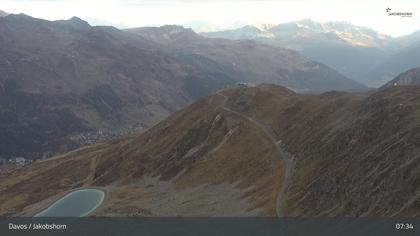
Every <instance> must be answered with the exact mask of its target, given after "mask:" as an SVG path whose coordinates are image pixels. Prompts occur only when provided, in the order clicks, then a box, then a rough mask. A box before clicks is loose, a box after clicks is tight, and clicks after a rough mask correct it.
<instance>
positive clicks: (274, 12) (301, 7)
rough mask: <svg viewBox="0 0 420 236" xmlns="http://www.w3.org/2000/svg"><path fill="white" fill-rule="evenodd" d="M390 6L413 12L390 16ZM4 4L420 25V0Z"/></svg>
mask: <svg viewBox="0 0 420 236" xmlns="http://www.w3.org/2000/svg"><path fill="white" fill-rule="evenodd" d="M388 7H389V8H391V9H392V11H394V12H412V13H413V16H412V17H399V16H388V15H387V13H386V11H385V9H386V8H388ZM0 9H1V10H3V11H6V12H10V13H25V14H28V15H31V16H34V17H39V18H43V19H48V20H57V19H68V18H71V17H72V16H78V17H80V18H82V19H85V20H87V21H88V22H89V23H90V24H92V25H114V26H116V27H119V28H128V27H136V26H159V25H164V24H180V25H184V26H188V27H193V28H195V29H196V30H197V29H198V30H206V29H207V30H208V29H210V30H220V29H226V28H232V27H239V26H243V25H245V24H255V23H260V22H264V23H283V22H288V21H294V20H301V19H304V18H311V19H313V20H316V21H321V22H325V21H349V22H352V23H353V24H356V25H362V26H368V27H370V28H373V29H375V30H378V31H380V32H383V33H386V34H390V35H393V36H400V35H404V34H408V33H411V32H413V31H415V30H418V29H420V0H278V1H274V0H271V1H270V0H227V1H226V0H225V1H222V0H195V1H194V0H0Z"/></svg>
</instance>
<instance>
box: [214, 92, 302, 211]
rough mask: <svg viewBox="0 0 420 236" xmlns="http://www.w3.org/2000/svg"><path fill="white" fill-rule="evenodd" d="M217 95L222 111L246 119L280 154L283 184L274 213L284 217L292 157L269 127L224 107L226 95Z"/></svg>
mask: <svg viewBox="0 0 420 236" xmlns="http://www.w3.org/2000/svg"><path fill="white" fill-rule="evenodd" d="M217 94H218V95H220V96H222V97H223V98H224V100H223V102H222V105H221V108H222V109H223V110H225V111H228V112H231V113H233V114H236V115H238V116H240V117H241V118H243V119H246V120H248V121H249V122H251V123H253V124H254V125H256V126H257V127H259V128H260V129H261V130H262V131H264V133H265V134H266V135H267V136H268V137H269V138H270V140H271V141H272V142H273V144H274V146H275V147H276V149H277V152H278V153H279V154H280V158H281V159H282V160H283V162H284V169H285V178H284V181H283V184H282V188H281V190H280V192H279V194H278V195H277V199H276V213H277V216H278V217H282V216H284V214H283V212H282V208H283V202H284V201H283V200H284V197H285V193H286V191H287V189H288V187H289V185H290V181H291V177H292V170H293V169H294V167H295V162H294V161H293V156H292V155H291V154H290V153H288V152H287V151H286V150H284V149H283V148H282V147H281V146H280V145H281V143H282V142H281V140H277V139H276V135H275V134H274V132H273V131H272V129H271V127H267V126H266V125H264V124H262V123H261V122H259V121H257V120H255V119H254V118H252V117H249V116H247V115H245V114H242V113H240V112H237V111H234V110H232V109H230V108H228V107H226V102H227V100H228V97H227V96H226V95H224V94H222V93H221V91H219V92H217Z"/></svg>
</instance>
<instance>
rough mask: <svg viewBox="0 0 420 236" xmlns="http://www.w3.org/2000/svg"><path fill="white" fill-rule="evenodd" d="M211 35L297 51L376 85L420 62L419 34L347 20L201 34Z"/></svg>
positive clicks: (303, 21)
mask: <svg viewBox="0 0 420 236" xmlns="http://www.w3.org/2000/svg"><path fill="white" fill-rule="evenodd" d="M203 35H205V36H207V37H211V38H228V39H253V40H257V41H260V42H264V43H266V44H269V45H274V46H279V47H286V48H290V49H293V50H296V51H298V52H300V53H302V54H303V55H305V56H307V57H309V58H310V59H312V60H315V61H318V62H321V63H324V64H325V65H328V66H330V67H332V68H334V69H336V70H337V71H338V72H340V73H342V74H343V75H345V76H347V77H348V78H351V79H354V80H356V81H358V82H360V83H363V84H366V85H368V86H373V87H378V86H380V85H382V84H384V83H385V82H386V81H389V80H390V79H392V78H393V77H395V76H397V75H398V74H399V73H401V72H403V71H405V70H408V69H409V68H413V67H416V66H419V65H420V58H419V56H418V55H420V51H419V43H420V37H419V33H418V32H415V33H413V34H411V35H408V36H404V37H400V38H392V37H390V36H387V35H384V34H381V33H379V32H377V31H374V30H372V29H369V28H366V27H361V26H356V25H352V24H351V23H348V22H326V23H318V22H314V21H312V20H308V19H306V20H302V21H295V22H290V23H284V24H279V25H256V26H253V25H249V26H245V27H243V28H239V29H234V30H228V31H220V32H210V33H204V34H203Z"/></svg>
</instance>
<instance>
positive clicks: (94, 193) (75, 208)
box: [35, 189, 105, 217]
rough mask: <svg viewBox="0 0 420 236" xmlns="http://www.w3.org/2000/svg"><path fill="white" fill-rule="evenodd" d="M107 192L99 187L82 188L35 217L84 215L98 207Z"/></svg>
mask: <svg viewBox="0 0 420 236" xmlns="http://www.w3.org/2000/svg"><path fill="white" fill-rule="evenodd" d="M104 198H105V192H104V191H102V190H98V189H82V190H76V191H74V192H71V193H69V194H67V195H65V196H64V197H62V198H61V199H59V200H58V201H56V202H55V203H54V204H52V205H51V206H50V207H48V208H47V209H45V210H43V211H41V212H39V213H38V214H36V215H35V217H82V216H86V215H88V214H89V213H91V212H92V211H94V210H95V209H96V208H98V207H99V206H100V205H101V204H102V202H103V200H104Z"/></svg>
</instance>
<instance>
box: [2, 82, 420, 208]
mask: <svg viewBox="0 0 420 236" xmlns="http://www.w3.org/2000/svg"><path fill="white" fill-rule="evenodd" d="M221 94H222V95H220V94H216V95H213V96H210V97H207V98H205V99H203V100H201V101H199V102H197V103H194V104H193V105H191V106H189V107H188V108H186V109H184V110H182V111H180V112H177V113H175V114H174V115H172V116H171V117H169V118H168V119H166V120H164V121H162V122H161V123H159V124H158V125H156V126H155V127H153V128H151V129H149V130H148V131H146V132H145V133H143V134H138V135H132V136H129V137H126V138H125V139H120V140H116V141H113V142H109V143H105V144H101V145H96V146H92V147H89V148H86V149H82V150H79V151H77V152H72V153H69V154H67V155H64V156H62V157H57V158H55V159H51V160H48V161H44V162H40V163H37V164H35V165H33V166H30V167H28V168H24V169H21V170H18V171H15V172H12V173H8V174H2V175H1V176H0V180H1V181H0V200H1V201H0V214H2V215H5V214H14V213H19V212H22V211H23V212H24V213H25V214H30V213H31V211H30V210H28V209H33V207H34V206H37V203H38V202H41V201H42V200H44V199H47V198H50V197H52V196H59V195H60V194H62V193H64V192H65V191H67V190H70V189H74V188H78V187H82V186H101V187H104V188H105V189H107V191H108V193H109V194H108V197H107V199H106V201H105V203H104V205H103V206H102V207H101V208H100V209H98V211H97V212H96V213H95V214H96V215H161V216H162V215H166V216H167V215H212V216H226V215H231V216H232V215H242V216H248V215H275V214H276V207H277V206H276V204H277V203H276V198H277V196H278V195H279V194H280V192H282V191H283V189H284V191H285V192H284V193H283V194H282V196H284V199H283V200H282V201H283V202H282V204H281V208H282V209H280V210H281V211H282V213H283V214H284V215H307V216H314V215H346V216H361V215H369V216H390V215H394V214H395V215H401V216H415V215H418V214H419V213H420V206H419V201H420V197H419V196H420V195H419V192H420V190H419V186H420V169H419V168H420V163H419V162H420V154H419V153H420V143H419V140H420V132H419V131H420V97H419V95H418V94H420V88H418V87H417V88H416V87H412V88H410V87H401V88H393V89H389V90H384V91H380V92H376V93H370V94H354V93H338V92H330V93H325V94H322V95H300V94H296V93H293V92H292V91H290V90H288V89H285V88H283V87H279V86H272V85H262V86H258V87H255V88H238V89H232V90H226V91H223V92H222V93H221ZM223 96H226V97H227V100H226V102H225V100H224V97H223ZM223 104H225V107H228V108H229V109H231V110H233V111H235V112H239V114H243V116H239V115H238V114H235V113H234V112H229V110H227V109H223V107H224V106H223ZM244 117H250V118H252V120H254V121H257V122H258V123H260V124H263V125H264V126H266V127H268V129H270V130H272V133H273V134H274V136H275V140H278V141H277V142H278V143H280V144H281V146H282V148H283V149H285V150H286V151H287V152H289V153H291V154H292V155H293V162H294V166H292V168H293V169H292V172H291V173H292V176H291V179H290V181H284V180H285V175H286V174H285V168H286V167H287V166H286V165H285V163H284V162H283V160H282V156H280V155H279V153H278V150H276V148H275V144H274V143H273V142H272V139H271V138H269V137H268V136H267V132H265V131H264V130H262V129H261V126H258V125H256V124H255V123H253V122H250V121H249V120H248V119H245V118H244ZM289 167H290V166H289ZM285 182H287V184H286V183H285ZM38 205H42V204H39V203H38Z"/></svg>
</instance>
